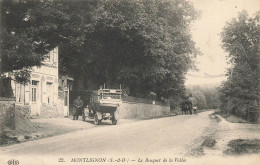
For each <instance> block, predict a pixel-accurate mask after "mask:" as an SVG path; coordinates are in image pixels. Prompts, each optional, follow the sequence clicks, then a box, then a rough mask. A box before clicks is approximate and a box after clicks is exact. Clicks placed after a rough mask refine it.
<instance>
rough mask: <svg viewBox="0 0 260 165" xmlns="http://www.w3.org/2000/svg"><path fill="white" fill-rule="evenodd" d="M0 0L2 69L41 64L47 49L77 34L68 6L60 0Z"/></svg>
mask: <svg viewBox="0 0 260 165" xmlns="http://www.w3.org/2000/svg"><path fill="white" fill-rule="evenodd" d="M0 3H1V29H0V30H1V31H0V35H1V56H0V57H1V69H2V72H10V71H16V70H24V69H31V67H33V66H41V65H42V64H43V63H42V62H43V60H44V58H45V56H46V54H47V53H48V52H49V51H50V50H52V49H53V48H54V47H56V46H57V45H59V44H61V43H62V42H66V41H67V42H73V39H74V38H73V37H74V36H75V34H77V31H76V30H75V29H73V27H72V26H71V25H70V23H71V17H70V16H69V15H68V13H67V12H68V9H67V8H66V6H65V5H63V4H62V1H60V0H59V1H55V2H53V1H51V0H44V1H29V0H16V1H15V0H11V1H9V0H2V1H1V2H0ZM10 20H11V21H10ZM71 33H73V34H72V35H71ZM75 40H76V39H75Z"/></svg>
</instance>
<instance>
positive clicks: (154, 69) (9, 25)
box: [0, 0, 199, 99]
mask: <svg viewBox="0 0 260 165" xmlns="http://www.w3.org/2000/svg"><path fill="white" fill-rule="evenodd" d="M1 6H2V10H1V33H0V34H1V50H2V52H1V60H2V65H3V71H4V72H6V71H14V70H20V69H26V68H28V69H30V68H31V67H32V66H41V65H42V61H43V59H44V57H45V54H46V53H47V52H48V51H49V50H51V49H53V48H54V47H55V46H57V45H58V46H59V48H60V52H59V53H60V61H59V62H60V65H59V67H60V68H59V70H60V73H63V74H70V75H72V76H74V80H75V84H76V85H77V84H81V85H84V86H83V88H84V89H91V88H97V87H98V86H99V85H100V84H103V83H106V84H116V83H117V84H123V86H124V87H127V88H129V91H130V95H132V96H139V97H146V96H148V94H149V93H150V92H154V93H156V95H157V98H158V99H161V96H163V97H166V98H169V97H172V98H178V97H180V96H179V95H181V94H182V93H183V90H184V85H183V84H184V77H185V76H184V75H185V74H186V72H187V71H188V70H189V69H192V68H194V65H193V62H194V58H195V57H196V56H197V55H198V54H199V51H198V50H197V49H196V48H195V44H194V42H193V41H192V39H191V34H190V28H189V26H190V24H191V22H192V21H194V20H195V19H196V18H197V16H198V13H197V12H196V11H195V9H194V8H193V6H192V4H191V3H190V2H188V1H186V0H164V1H161V0H149V1H147V0H138V1H128V0H112V1H107V0H87V1H62V0H56V1H52V0H42V1H29V0H17V1H8V0H3V1H1ZM8 20H12V21H8ZM79 82H81V83H79Z"/></svg>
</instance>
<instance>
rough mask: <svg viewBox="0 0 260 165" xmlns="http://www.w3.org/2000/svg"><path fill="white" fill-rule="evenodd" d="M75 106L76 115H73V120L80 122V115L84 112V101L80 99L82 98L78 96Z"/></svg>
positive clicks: (74, 102)
mask: <svg viewBox="0 0 260 165" xmlns="http://www.w3.org/2000/svg"><path fill="white" fill-rule="evenodd" d="M73 106H74V111H75V113H74V115H73V120H78V118H79V115H81V114H82V110H83V101H82V100H81V99H80V96H77V98H76V99H75V100H74V101H73Z"/></svg>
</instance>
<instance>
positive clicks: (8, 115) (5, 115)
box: [0, 97, 15, 134]
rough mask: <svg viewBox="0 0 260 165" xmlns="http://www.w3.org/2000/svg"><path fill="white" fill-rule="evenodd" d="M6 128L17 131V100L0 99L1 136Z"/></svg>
mask: <svg viewBox="0 0 260 165" xmlns="http://www.w3.org/2000/svg"><path fill="white" fill-rule="evenodd" d="M6 127H8V128H10V129H15V98H5V97H0V134H3V132H4V129H5V128H6Z"/></svg>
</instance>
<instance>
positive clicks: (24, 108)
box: [15, 104, 31, 119]
mask: <svg viewBox="0 0 260 165" xmlns="http://www.w3.org/2000/svg"><path fill="white" fill-rule="evenodd" d="M15 110H16V111H20V114H21V115H22V116H23V117H26V118H28V119H29V118H31V106H30V105H19V104H16V105H15Z"/></svg>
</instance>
